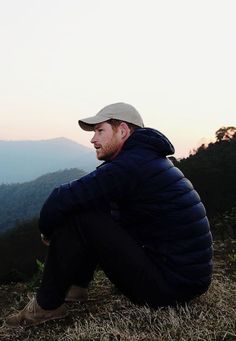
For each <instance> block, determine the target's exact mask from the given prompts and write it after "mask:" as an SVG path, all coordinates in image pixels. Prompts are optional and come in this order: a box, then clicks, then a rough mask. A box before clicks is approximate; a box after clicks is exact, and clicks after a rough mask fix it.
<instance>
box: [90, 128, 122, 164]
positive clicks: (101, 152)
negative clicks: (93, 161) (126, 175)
mask: <svg viewBox="0 0 236 341" xmlns="http://www.w3.org/2000/svg"><path fill="white" fill-rule="evenodd" d="M91 143H93V145H94V148H95V149H96V154H97V159H98V160H105V161H109V160H112V159H114V157H115V156H116V155H117V154H118V153H119V151H120V150H121V148H122V145H123V143H124V142H123V139H122V132H121V129H120V127H117V128H116V129H115V130H113V129H112V126H111V125H110V124H109V123H107V122H102V123H99V124H96V125H95V127H94V136H93V138H92V140H91Z"/></svg>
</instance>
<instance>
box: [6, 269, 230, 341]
mask: <svg viewBox="0 0 236 341" xmlns="http://www.w3.org/2000/svg"><path fill="white" fill-rule="evenodd" d="M216 268H217V267H216ZM26 289H27V288H26V286H24V285H18V286H3V287H2V293H4V292H5V294H4V296H5V299H6V300H7V301H8V304H6V305H5V306H2V309H3V318H2V319H1V322H2V326H1V328H0V340H3V341H13V340H14V341H15V340H19V341H20V340H22V341H23V340H25V341H26V340H39V341H41V340H45V341H47V340H48V341H49V340H50V341H51V340H52V341H56V340H57V341H64V340H66V341H74V340H80V341H96V340H102V341H121V340H122V341H123V340H125V341H130V340H132V341H144V340H145V341H146V340H155V341H159V340H160V341H178V340H181V341H190V340H191V341H195V340H217V341H222V340H228V341H229V340H236V282H235V281H234V280H232V279H230V278H228V277H226V276H225V274H224V273H223V271H222V267H221V271H217V272H216V273H215V274H214V280H213V283H212V286H211V288H210V289H209V291H208V292H207V293H206V294H205V295H203V296H201V297H200V298H198V299H196V300H194V301H192V302H191V303H190V304H188V305H185V306H180V307H177V308H162V309H158V310H152V309H150V308H148V307H137V306H135V305H133V304H131V303H130V302H129V301H128V300H126V298H125V297H123V296H122V295H120V294H119V293H117V292H116V291H115V289H114V287H113V286H112V285H111V283H110V282H109V281H108V280H107V279H106V278H105V276H104V275H103V273H102V272H101V271H99V272H98V273H97V275H96V278H95V281H94V283H93V285H92V286H91V289H90V299H89V301H88V302H87V303H85V304H83V305H80V304H73V305H69V306H68V307H69V310H70V314H69V316H68V317H67V318H66V319H65V320H61V321H59V322H58V321H57V322H53V321H52V322H49V323H46V324H44V325H41V326H37V327H31V328H26V329H23V328H17V329H9V328H7V327H6V326H5V325H4V316H5V315H6V314H7V313H9V310H11V311H14V310H16V309H19V308H21V307H23V306H24V304H25V303H26V302H27V290H26ZM10 302H11V304H10Z"/></svg>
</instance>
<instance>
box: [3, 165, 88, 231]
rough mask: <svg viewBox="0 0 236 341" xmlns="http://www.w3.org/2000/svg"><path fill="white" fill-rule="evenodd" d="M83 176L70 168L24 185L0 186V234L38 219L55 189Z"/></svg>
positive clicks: (81, 171) (78, 170) (82, 172)
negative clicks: (43, 206)
mask: <svg viewBox="0 0 236 341" xmlns="http://www.w3.org/2000/svg"><path fill="white" fill-rule="evenodd" d="M85 174H86V173H85V172H84V171H83V170H81V169H77V168H72V169H65V170H63V171H57V172H53V173H48V174H45V175H42V176H40V177H38V178H37V179H35V180H32V181H28V182H24V183H17V184H9V185H6V184H3V185H0V203H1V204H0V234H1V233H2V232H4V231H6V230H8V229H9V228H12V227H14V226H15V225H16V224H17V223H19V222H22V221H26V220H30V219H32V218H34V217H38V216H39V212H40V209H41V207H42V205H43V203H44V201H45V200H46V198H47V197H48V195H49V194H50V193H51V191H52V190H53V189H54V188H55V187H57V186H59V185H61V184H63V183H66V182H70V181H73V180H75V179H79V178H81V177H82V176H84V175H85Z"/></svg>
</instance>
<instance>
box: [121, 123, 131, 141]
mask: <svg viewBox="0 0 236 341" xmlns="http://www.w3.org/2000/svg"><path fill="white" fill-rule="evenodd" d="M120 132H121V136H122V138H125V139H126V138H128V137H129V136H130V128H129V127H128V125H127V123H125V122H121V124H120Z"/></svg>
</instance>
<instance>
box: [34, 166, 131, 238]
mask: <svg viewBox="0 0 236 341" xmlns="http://www.w3.org/2000/svg"><path fill="white" fill-rule="evenodd" d="M134 173H137V171H136V172H134ZM134 173H133V172H132V171H131V170H130V165H129V167H127V165H126V164H125V163H124V162H111V163H109V164H105V165H104V166H102V167H100V168H98V169H97V170H96V171H94V172H92V173H90V174H88V175H86V176H84V177H82V178H80V179H78V180H75V181H72V182H70V183H67V184H64V185H61V186H60V187H57V188H55V189H54V190H53V191H52V193H51V194H50V196H49V197H48V199H47V200H46V202H45V203H44V205H43V207H42V209H41V212H40V220H39V229H40V231H41V233H42V234H43V235H44V236H45V238H46V239H50V237H51V234H52V232H53V230H54V229H55V228H57V227H58V226H60V225H63V223H64V222H65V220H66V218H67V217H68V216H69V215H70V214H73V213H79V212H80V211H83V212H85V211H86V210H89V208H90V207H92V206H93V207H98V206H101V204H102V205H104V206H105V205H106V206H108V205H109V202H110V201H111V200H114V201H116V200H120V199H122V197H125V196H126V195H127V194H128V192H129V190H130V188H131V187H132V186H133V185H134V184H135V183H137V181H135V179H136V176H135V174H134Z"/></svg>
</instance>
